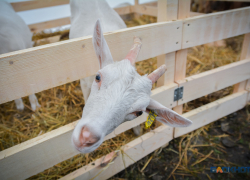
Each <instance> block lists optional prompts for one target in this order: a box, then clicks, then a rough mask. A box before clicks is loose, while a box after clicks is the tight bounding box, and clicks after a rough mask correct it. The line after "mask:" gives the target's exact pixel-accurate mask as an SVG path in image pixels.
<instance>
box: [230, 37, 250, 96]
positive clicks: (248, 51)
mask: <svg viewBox="0 0 250 180" xmlns="http://www.w3.org/2000/svg"><path fill="white" fill-rule="evenodd" d="M247 58H250V33H248V34H245V37H244V41H243V44H242V50H241V55H240V60H243V59H247ZM247 81H250V79H249V80H246V81H243V82H240V83H238V84H236V85H235V86H234V91H233V93H237V92H241V91H244V90H245V88H246V84H247Z"/></svg>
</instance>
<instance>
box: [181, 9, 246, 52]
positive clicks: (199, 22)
mask: <svg viewBox="0 0 250 180" xmlns="http://www.w3.org/2000/svg"><path fill="white" fill-rule="evenodd" d="M249 24H250V7H246V8H240V9H235V10H230V11H224V12H218V13H212V14H206V15H203V16H197V17H192V18H188V19H186V20H184V25H183V41H182V48H183V49H185V48H189V47H193V46H198V45H201V44H206V43H210V42H213V41H217V40H221V39H226V38H229V37H233V36H237V35H241V34H245V33H249V32H250V25H249Z"/></svg>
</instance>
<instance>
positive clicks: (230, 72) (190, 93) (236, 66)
mask: <svg viewBox="0 0 250 180" xmlns="http://www.w3.org/2000/svg"><path fill="white" fill-rule="evenodd" d="M249 78H250V59H245V60H241V61H238V62H235V63H231V64H228V65H225V66H222V67H219V68H216V69H213V70H210V71H206V72H203V73H200V74H197V75H193V76H190V77H187V78H185V80H183V81H178V84H179V86H180V87H182V86H183V87H184V90H183V98H182V99H181V100H179V101H178V104H179V105H180V104H183V103H186V102H189V101H192V100H194V99H197V98H199V97H202V96H205V95H207V94H210V93H212V92H215V91H218V90H221V89H223V88H226V87H228V86H231V85H234V84H236V83H239V82H242V81H245V80H247V79H249Z"/></svg>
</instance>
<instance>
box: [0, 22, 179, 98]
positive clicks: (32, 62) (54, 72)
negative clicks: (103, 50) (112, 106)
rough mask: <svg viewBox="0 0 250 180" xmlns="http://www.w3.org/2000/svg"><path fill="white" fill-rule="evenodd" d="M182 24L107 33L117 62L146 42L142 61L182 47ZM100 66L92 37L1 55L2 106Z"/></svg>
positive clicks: (0, 89)
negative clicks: (139, 41) (137, 42)
mask: <svg viewBox="0 0 250 180" xmlns="http://www.w3.org/2000/svg"><path fill="white" fill-rule="evenodd" d="M181 33H182V22H181V21H175V22H163V23H155V24H148V25H143V26H137V27H133V28H127V29H122V30H118V31H115V32H112V33H106V34H105V39H106V40H107V43H108V45H109V47H110V50H111V53H112V55H113V58H114V59H115V60H122V59H123V58H124V57H125V56H126V55H127V53H128V52H129V49H130V48H131V46H132V44H133V38H134V36H138V37H140V38H141V39H142V43H143V46H142V49H141V52H140V54H139V56H138V61H141V60H144V59H148V58H152V57H155V56H158V55H160V54H165V53H168V52H172V51H176V50H178V49H180V47H181V43H180V42H181ZM98 68H99V64H98V61H97V58H96V55H95V53H94V48H93V45H92V36H87V37H83V38H76V39H71V40H67V41H63V42H57V43H53V44H49V45H44V46H39V47H34V48H30V49H25V50H21V51H16V52H11V53H6V54H2V55H0V77H1V78H0V103H4V102H7V101H11V100H14V99H18V98H20V97H23V96H27V95H30V94H33V93H37V92H40V91H43V90H46V89H49V88H52V87H56V86H59V85H62V84H65V83H68V82H72V81H75V80H78V79H81V78H84V77H88V76H91V75H94V74H95V73H96V72H97V70H98Z"/></svg>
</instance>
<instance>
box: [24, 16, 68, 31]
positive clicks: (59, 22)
mask: <svg viewBox="0 0 250 180" xmlns="http://www.w3.org/2000/svg"><path fill="white" fill-rule="evenodd" d="M68 24H70V18H69V17H66V18H61V19H55V20H51V21H45V22H40V23H36V24H31V25H28V26H29V28H30V31H31V32H33V33H36V32H40V31H43V30H45V29H51V28H54V27H60V26H64V25H68Z"/></svg>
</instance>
